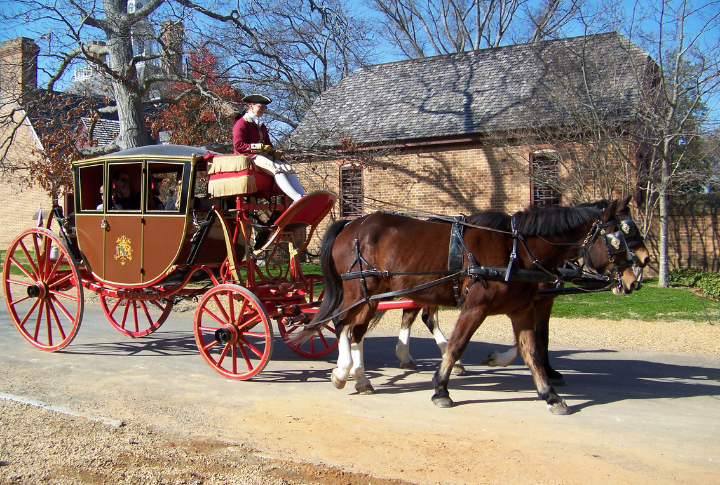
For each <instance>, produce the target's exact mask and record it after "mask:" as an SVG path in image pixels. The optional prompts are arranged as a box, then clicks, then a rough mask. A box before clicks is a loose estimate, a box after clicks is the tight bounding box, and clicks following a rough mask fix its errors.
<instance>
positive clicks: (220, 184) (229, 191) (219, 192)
mask: <svg viewBox="0 0 720 485" xmlns="http://www.w3.org/2000/svg"><path fill="white" fill-rule="evenodd" d="M208 192H209V193H210V195H212V196H213V197H227V196H231V195H243V194H252V193H254V192H257V186H256V185H255V176H254V175H243V176H240V177H232V178H225V179H218V180H212V178H211V179H210V182H209V183H208Z"/></svg>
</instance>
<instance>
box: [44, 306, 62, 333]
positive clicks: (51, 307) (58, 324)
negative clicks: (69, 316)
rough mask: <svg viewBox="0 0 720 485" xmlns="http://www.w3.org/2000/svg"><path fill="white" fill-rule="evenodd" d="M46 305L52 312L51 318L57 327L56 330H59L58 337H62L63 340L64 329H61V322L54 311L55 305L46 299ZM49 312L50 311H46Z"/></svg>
mask: <svg viewBox="0 0 720 485" xmlns="http://www.w3.org/2000/svg"><path fill="white" fill-rule="evenodd" d="M47 305H48V308H49V309H50V311H51V312H52V316H53V320H55V326H56V327H57V329H58V332H60V337H62V339H63V340H65V330H64V329H63V326H62V323H61V322H60V319H59V318H58V314H57V312H56V311H55V305H53V304H52V301H50V300H47ZM48 313H50V312H48Z"/></svg>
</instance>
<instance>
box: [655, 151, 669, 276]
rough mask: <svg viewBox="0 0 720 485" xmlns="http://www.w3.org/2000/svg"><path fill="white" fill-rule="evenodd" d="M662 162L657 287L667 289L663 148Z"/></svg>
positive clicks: (666, 171) (666, 168) (666, 178)
mask: <svg viewBox="0 0 720 485" xmlns="http://www.w3.org/2000/svg"><path fill="white" fill-rule="evenodd" d="M665 148H666V149H665V150H664V152H665V153H664V154H663V160H662V175H661V177H662V178H661V183H660V187H659V191H658V192H659V193H658V196H659V203H660V248H659V249H660V261H659V269H658V286H659V287H660V288H667V287H668V286H669V284H670V279H669V264H668V214H669V212H670V210H669V209H670V208H669V202H670V201H669V200H668V191H669V189H670V163H669V161H668V159H667V158H668V155H667V153H668V151H669V150H668V147H667V146H666V147H665Z"/></svg>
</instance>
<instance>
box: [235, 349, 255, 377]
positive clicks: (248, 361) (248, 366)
mask: <svg viewBox="0 0 720 485" xmlns="http://www.w3.org/2000/svg"><path fill="white" fill-rule="evenodd" d="M238 348H239V349H240V353H241V354H242V356H243V359H244V360H245V365H247V368H248V371H252V370H253V365H252V362H251V361H250V357H248V354H247V352H245V347H242V346H238ZM235 369H236V370H235V372H236V373H237V367H236V368H235Z"/></svg>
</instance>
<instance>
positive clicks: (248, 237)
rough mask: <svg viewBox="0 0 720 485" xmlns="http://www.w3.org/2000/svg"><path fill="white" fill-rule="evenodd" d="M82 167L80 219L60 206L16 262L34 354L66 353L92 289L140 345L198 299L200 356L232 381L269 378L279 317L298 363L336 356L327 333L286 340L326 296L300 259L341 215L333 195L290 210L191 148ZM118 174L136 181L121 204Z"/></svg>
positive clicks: (15, 313)
mask: <svg viewBox="0 0 720 485" xmlns="http://www.w3.org/2000/svg"><path fill="white" fill-rule="evenodd" d="M228 167H231V168H232V170H230V169H228ZM72 168H73V176H74V182H75V190H74V194H73V198H72V206H73V207H68V208H66V209H69V210H68V212H73V213H72V214H70V215H68V216H67V217H66V216H64V215H63V214H62V211H61V210H60V208H59V207H58V206H56V207H54V209H53V211H52V212H51V215H50V217H48V219H47V220H46V221H44V223H43V225H42V227H40V226H39V227H37V228H33V229H29V230H28V231H25V232H23V233H22V234H21V235H20V236H18V237H17V238H16V240H15V241H14V242H13V244H12V245H11V247H10V248H9V250H8V253H7V254H6V259H5V266H4V268H3V284H4V289H5V292H6V295H9V296H8V297H7V298H6V303H7V306H8V310H9V312H10V315H11V319H12V320H13V322H14V323H15V325H16V327H17V329H18V330H19V331H20V333H21V334H22V336H23V337H24V338H25V339H26V340H28V341H29V342H30V343H31V344H33V345H35V346H36V347H38V348H40V349H42V350H49V351H55V350H59V349H62V348H64V347H65V346H66V345H68V344H69V343H70V342H71V341H72V340H73V338H74V337H75V335H76V333H77V331H78V329H79V326H80V321H81V320H82V313H83V291H84V290H91V291H94V292H96V293H98V294H99V296H100V303H101V306H102V309H103V311H104V313H105V315H106V317H107V318H108V320H109V321H110V323H111V324H112V325H113V327H115V328H116V329H117V330H118V331H120V332H121V333H123V334H125V335H128V336H130V337H142V336H145V335H148V334H150V333H152V332H154V331H156V330H157V329H158V328H159V327H160V325H161V324H162V323H163V322H164V321H165V320H166V319H167V318H168V317H169V316H170V312H171V310H172V308H173V305H174V303H175V302H176V301H177V300H178V299H182V298H197V299H199V303H198V308H197V310H196V312H195V321H194V327H195V329H194V332H195V337H196V341H197V343H198V348H199V350H200V352H201V354H202V355H203V357H204V358H205V360H206V361H207V362H208V363H209V364H210V365H211V366H212V367H213V368H214V369H215V370H216V371H218V372H220V373H221V374H223V375H224V376H226V377H229V378H232V379H246V378H249V377H252V376H253V375H255V374H257V372H259V371H260V370H262V368H264V367H265V365H266V364H267V362H268V360H269V358H270V354H271V353H272V348H273V329H272V323H271V322H272V321H273V320H275V321H276V322H277V323H276V325H277V326H278V329H279V330H280V334H281V336H282V337H283V339H284V340H285V341H286V342H287V343H288V344H289V345H290V346H291V348H292V349H293V350H294V351H296V352H297V353H299V354H300V355H305V356H315V357H316V356H320V355H325V354H326V353H328V352H329V351H331V350H332V349H333V348H334V347H335V342H334V335H331V332H329V333H328V334H327V335H326V337H327V338H326V339H324V340H323V342H322V345H321V346H320V347H315V346H311V348H310V349H309V350H308V349H303V348H301V346H300V345H295V344H293V343H292V342H291V340H290V339H289V334H290V333H292V331H293V330H294V329H295V328H297V325H298V324H300V323H301V320H303V319H306V318H308V317H307V315H306V314H304V313H302V309H303V308H309V307H313V306H317V300H318V299H319V298H320V297H321V295H320V289H319V287H320V286H321V283H322V281H321V280H322V277H318V276H313V275H310V276H305V275H304V274H303V272H302V269H301V267H300V265H299V254H300V251H301V250H302V249H304V248H305V247H306V246H307V244H308V242H309V240H310V237H311V236H312V234H313V233H314V230H315V228H316V227H317V225H318V224H319V223H320V222H321V220H322V219H323V218H324V217H325V216H326V215H327V214H328V212H329V211H330V210H331V208H332V207H333V205H334V202H335V197H334V196H333V195H332V194H330V193H328V192H316V193H313V194H310V195H309V196H308V197H304V198H303V199H302V200H301V201H298V202H296V203H294V204H289V203H288V200H287V198H286V197H285V195H284V194H282V193H281V192H279V190H278V189H277V188H276V187H275V185H274V183H273V179H272V177H271V176H269V175H266V174H264V173H260V172H257V171H255V170H254V169H253V167H252V164H251V163H250V162H249V159H247V157H244V156H237V155H220V154H217V153H212V152H207V151H206V150H205V149H202V148H195V147H187V146H177V145H165V146H151V147H141V148H135V149H129V150H124V151H121V152H117V153H114V154H111V155H107V156H102V157H98V158H94V159H89V160H82V161H78V162H75V163H74V164H73V167H72ZM114 175H115V176H116V178H117V177H121V178H123V180H127V181H129V184H130V197H127V198H125V199H123V200H122V203H121V204H117V203H116V202H114V201H113V200H112V192H113V176H114ZM126 183H127V182H126ZM73 210H74V211H73ZM268 211H272V212H274V213H275V214H276V215H277V216H278V217H277V220H276V221H274V223H273V224H272V225H271V228H272V231H273V233H272V235H271V237H270V238H269V240H268V241H267V243H264V244H263V247H254V245H255V243H254V241H253V237H252V236H253V233H254V232H257V230H258V229H259V226H258V225H257V224H255V222H256V220H257V217H256V214H257V213H260V212H268ZM55 222H57V223H59V224H58V225H59V227H57V228H56V227H54V224H55ZM297 231H299V232H300V233H301V235H302V236H304V238H302V237H301V238H300V239H301V242H300V243H298V242H297V239H298V238H297V237H294V236H295V233H296V232H297ZM293 242H295V244H296V245H295V246H293V245H292V243H293ZM281 243H288V245H289V248H288V251H287V254H288V255H289V259H288V261H287V264H285V265H280V264H276V263H272V264H270V263H269V261H270V259H271V258H272V256H273V255H275V254H276V251H277V249H278V247H279V245H280V244H281ZM260 261H263V262H265V263H268V264H262V263H260ZM271 270H273V271H271ZM319 285H320V286H319ZM208 288H210V289H208Z"/></svg>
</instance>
